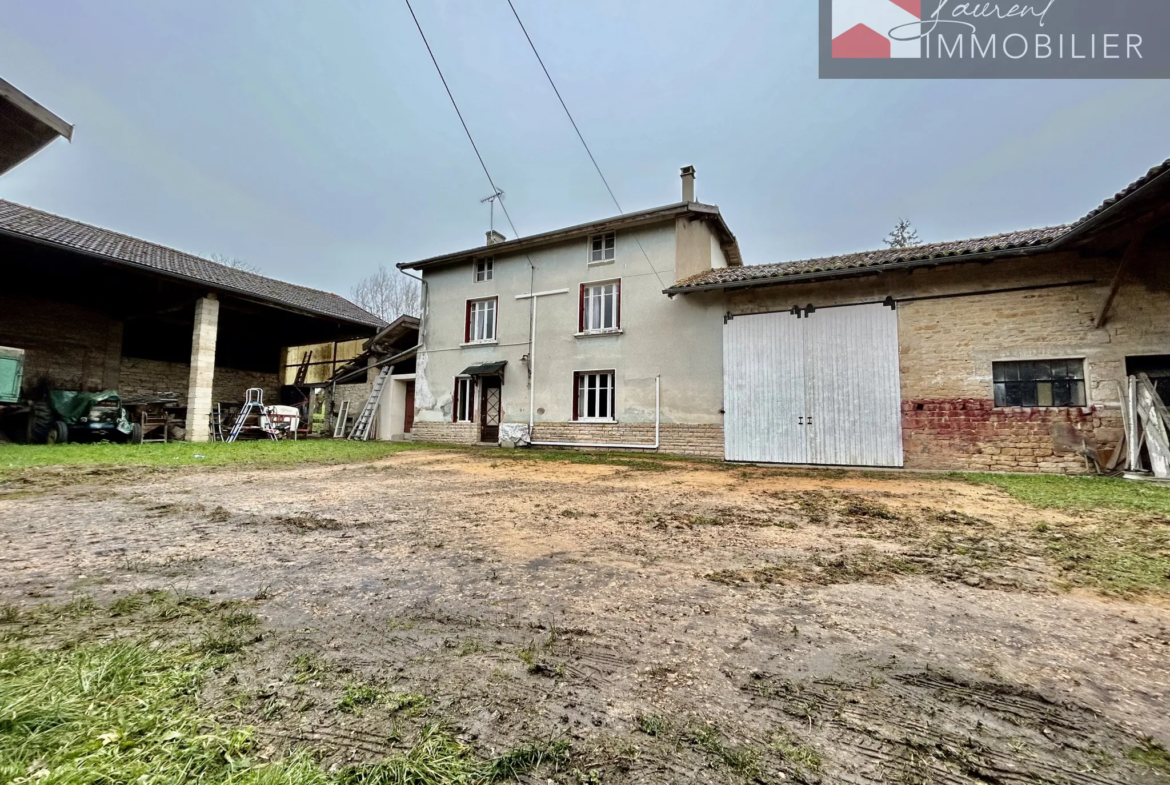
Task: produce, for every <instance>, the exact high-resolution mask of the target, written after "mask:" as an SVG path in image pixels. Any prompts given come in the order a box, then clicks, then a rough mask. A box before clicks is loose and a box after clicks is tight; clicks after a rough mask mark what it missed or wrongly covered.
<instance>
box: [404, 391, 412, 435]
mask: <svg viewBox="0 0 1170 785" xmlns="http://www.w3.org/2000/svg"><path fill="white" fill-rule="evenodd" d="M405 397H406V411H405V412H403V414H402V432H403V433H410V431H411V429H412V428H414V382H407V383H406V396H405Z"/></svg>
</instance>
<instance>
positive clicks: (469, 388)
mask: <svg viewBox="0 0 1170 785" xmlns="http://www.w3.org/2000/svg"><path fill="white" fill-rule="evenodd" d="M453 397H454V399H455V407H454V408H455V422H474V421H475V379H473V378H471V377H470V376H460V377H457V378H456V379H455V395H454V396H453Z"/></svg>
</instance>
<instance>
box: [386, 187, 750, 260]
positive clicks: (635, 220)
mask: <svg viewBox="0 0 1170 785" xmlns="http://www.w3.org/2000/svg"><path fill="white" fill-rule="evenodd" d="M688 213H691V214H695V215H698V216H701V217H703V218H710V219H712V220H715V221H717V222H718V226H719V227H720V231H721V233H722V234H723V235H725V242H726V243H728V245H729V247H731V248H733V249H734V254H735V256H736V257H737V258H739V264H742V258H740V257H739V246H738V244H737V242H736V239H735V235H734V234H732V233H731V230H730V229H728V227H727V223H726V222H725V221H724V220H723V215H722V214H721V213H720V212H719V208H718V207H716V206H714V205H707V204H702V203H700V202H678V203H676V204H670V205H665V206H663V207H655V208H651V209H649V210H643V211H641V212H637V213H627V214H626V215H619V216H614V217H612V218H605V219H603V220H600V221H591V222H589V223H584V224H577V225H576V226H569V227H566V228H564V229H557V230H555V231H552V232H544V233H542V234H534V235H531V236H529V237H521V238H518V239H515V240H507V241H505V242H502V243H495V244H493V245H482V246H479V247H478V248H468V249H466V250H463V251H457V252H455V253H450V254H444V255H442V256H432V257H431V258H429V259H420V260H419V261H416V262H399V263H398V264H397V265H396V267H398V269H400V270H427V269H431V268H434V267H441V266H444V265H448V264H456V263H459V262H468V261H471V260H472V259H477V258H483V257H484V256H498V255H501V254H511V253H523V252H525V251H528V250H531V249H533V248H540V247H544V246H548V245H555V244H557V243H561V242H566V241H568V240H574V239H577V238H578V237H583V236H587V235H589V234H596V233H598V232H606V231H611V230H617V229H628V228H631V227H636V226H646V225H648V224H653V223H659V222H661V221H666V220H669V219H672V218H676V217H678V216H680V215H684V214H688ZM732 266H739V265H736V264H733V265H732Z"/></svg>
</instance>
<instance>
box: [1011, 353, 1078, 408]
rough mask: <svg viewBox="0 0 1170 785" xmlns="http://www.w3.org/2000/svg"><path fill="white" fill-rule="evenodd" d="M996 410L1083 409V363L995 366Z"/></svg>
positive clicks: (1030, 362) (1063, 362)
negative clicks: (1015, 407)
mask: <svg viewBox="0 0 1170 785" xmlns="http://www.w3.org/2000/svg"><path fill="white" fill-rule="evenodd" d="M991 365H992V375H993V377H994V380H995V405H996V406H1084V405H1085V361H1084V360H1025V361H1013V362H998V363H992V364H991Z"/></svg>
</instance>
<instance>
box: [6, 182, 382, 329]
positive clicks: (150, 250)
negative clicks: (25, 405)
mask: <svg viewBox="0 0 1170 785" xmlns="http://www.w3.org/2000/svg"><path fill="white" fill-rule="evenodd" d="M0 232H4V233H7V234H10V235H16V236H19V237H26V238H30V239H33V240H40V241H44V242H49V243H53V244H55V245H59V246H61V247H62V248H66V249H71V250H75V251H82V252H85V253H90V254H97V255H99V256H102V257H104V258H106V259H109V260H111V261H114V262H122V263H125V264H128V265H132V266H136V267H144V268H148V269H153V270H157V271H158V272H161V273H164V274H167V275H172V276H176V277H179V278H185V279H187V280H189V281H194V282H197V283H202V284H207V285H209V286H212V287H215V288H218V289H224V290H227V291H232V292H236V293H239V294H242V295H245V296H248V297H251V298H255V299H258V300H265V301H268V302H271V303H274V304H278V305H282V306H285V307H289V308H293V309H296V310H300V311H305V312H308V313H312V314H316V315H319V316H327V317H330V318H334V319H338V320H341V321H343V322H351V323H353V324H360V325H363V326H366V327H374V328H380V327H382V326H384V325H385V324H386V323H385V322H384V321H382V320H381V319H379V318H378V317H377V316H374V315H373V314H372V313H370V312H368V311H366V310H365V309H363V308H360V307H358V306H357V305H354V304H353V303H351V302H350V301H349V300H346V299H345V298H344V297H339V296H338V295H336V294H331V293H330V292H322V291H320V290H318V289H309V288H308V287H305V286H297V285H296V284H291V283H285V282H284V281H278V280H276V279H274V278H268V277H266V276H263V275H257V274H256V273H249V272H245V271H244V270H237V269H235V268H234V267H228V266H227V265H223V264H217V263H216V262H213V261H210V260H208V259H203V258H200V257H198V256H193V255H192V254H189V253H183V252H182V251H176V250H175V249H173V248H167V247H166V246H162V245H156V244H154V243H149V242H146V241H145V240H139V239H137V238H134V237H129V236H127V235H124V234H119V233H118V232H111V231H109V230H107V229H101V228H99V227H96V226H90V225H89V224H83V223H80V222H78V221H73V220H70V219H68V218H62V217H61V216H58V215H53V214H51V213H46V212H43V211H41V210H35V209H33V208H31V207H25V206H24V205H20V204H16V203H14V202H8V201H4V200H0Z"/></svg>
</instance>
